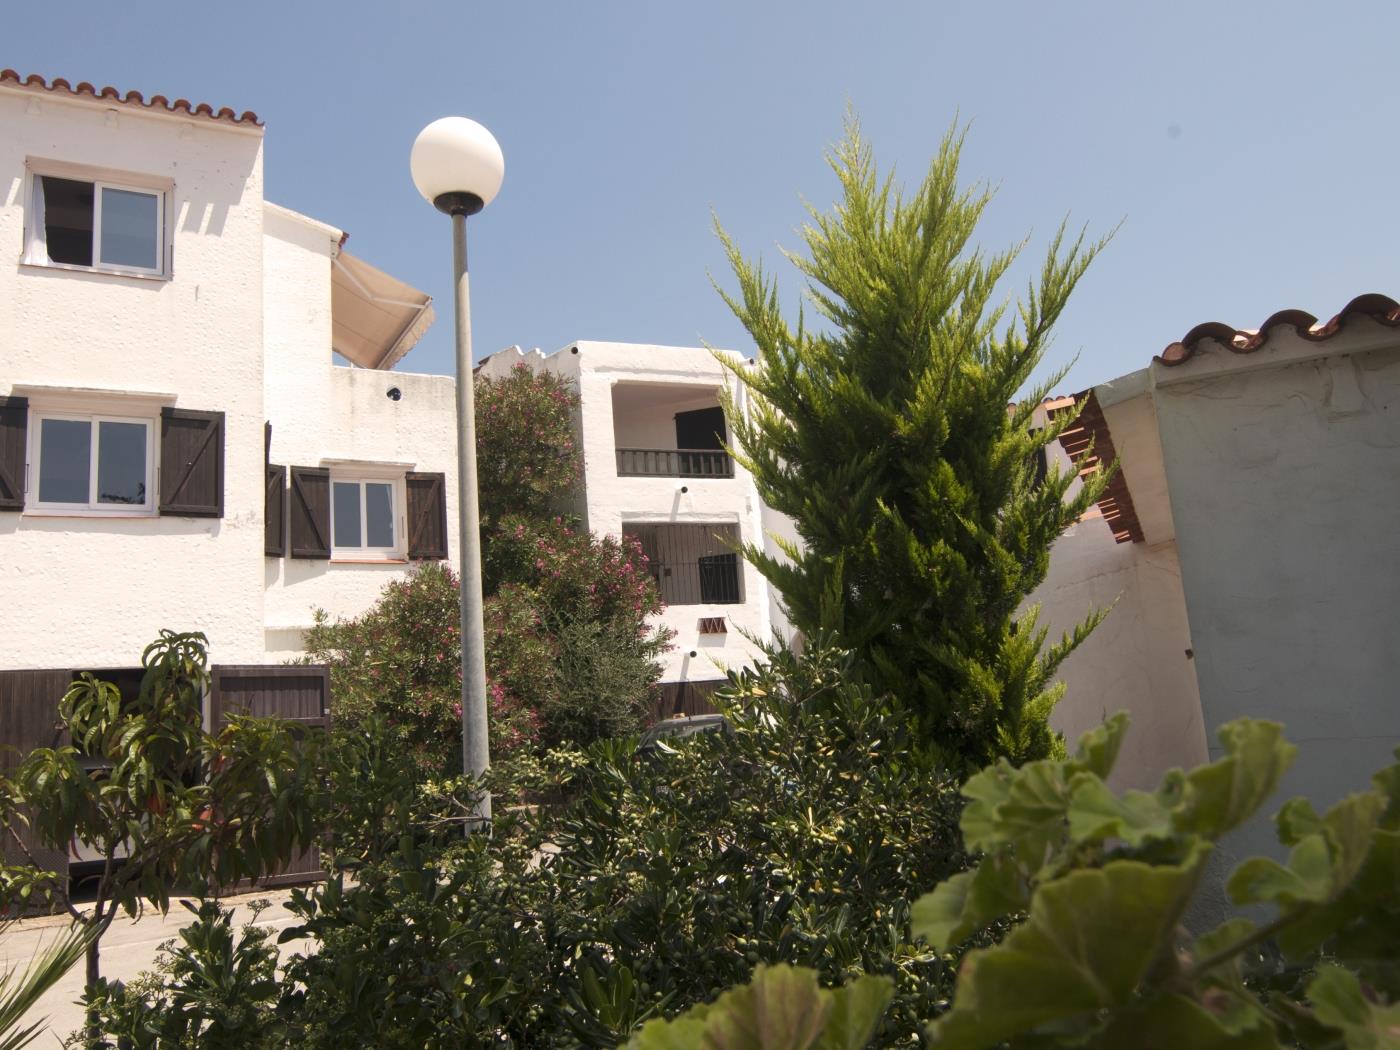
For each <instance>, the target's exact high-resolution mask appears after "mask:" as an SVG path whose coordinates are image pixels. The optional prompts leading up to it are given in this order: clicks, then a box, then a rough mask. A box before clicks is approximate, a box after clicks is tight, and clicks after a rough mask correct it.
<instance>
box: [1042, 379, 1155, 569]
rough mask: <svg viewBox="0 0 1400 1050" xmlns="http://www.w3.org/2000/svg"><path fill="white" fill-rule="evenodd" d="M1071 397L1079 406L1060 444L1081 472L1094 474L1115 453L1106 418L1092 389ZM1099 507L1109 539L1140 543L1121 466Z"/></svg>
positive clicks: (1130, 496) (1082, 473) (1140, 536)
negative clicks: (1108, 532)
mask: <svg viewBox="0 0 1400 1050" xmlns="http://www.w3.org/2000/svg"><path fill="white" fill-rule="evenodd" d="M1075 400H1076V401H1078V402H1080V403H1081V404H1082V405H1083V407H1082V408H1081V409H1080V411H1079V418H1078V419H1076V420H1075V421H1074V425H1073V426H1071V427H1069V428H1068V429H1067V430H1065V431H1064V432H1063V433H1061V434H1060V445H1061V446H1062V447H1063V448H1064V450H1065V451H1066V452H1067V453H1069V458H1070V459H1071V460H1073V461H1074V464H1075V466H1077V467H1078V468H1079V473H1080V474H1081V475H1084V474H1094V473H1097V472H1098V471H1100V470H1102V469H1103V465H1104V464H1105V463H1112V462H1114V461H1115V460H1117V459H1118V452H1117V450H1116V449H1114V447H1113V435H1112V434H1110V433H1109V430H1108V420H1107V419H1106V418H1104V414H1103V409H1102V408H1101V407H1100V406H1099V399H1098V396H1097V395H1096V394H1095V393H1094V391H1093V390H1086V391H1085V392H1084V393H1082V394H1076V395H1075ZM1099 510H1100V511H1101V512H1102V514H1103V517H1104V520H1105V521H1107V522H1108V527H1109V528H1110V529H1112V530H1113V538H1114V539H1115V540H1117V541H1118V542H1119V543H1128V542H1132V543H1142V542H1143V534H1142V524H1141V523H1140V522H1139V521H1138V516H1137V510H1136V508H1134V507H1133V494H1132V493H1131V492H1129V491H1128V479H1127V478H1126V477H1124V476H1123V468H1122V466H1121V465H1120V466H1119V468H1118V469H1117V470H1116V471H1114V473H1113V478H1112V480H1110V481H1109V483H1108V488H1106V489H1105V490H1104V493H1103V498H1102V499H1100V500H1099Z"/></svg>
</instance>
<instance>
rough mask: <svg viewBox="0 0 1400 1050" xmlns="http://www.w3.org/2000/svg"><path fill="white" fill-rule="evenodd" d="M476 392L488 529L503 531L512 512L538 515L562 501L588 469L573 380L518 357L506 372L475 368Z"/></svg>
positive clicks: (482, 507) (478, 456)
mask: <svg viewBox="0 0 1400 1050" xmlns="http://www.w3.org/2000/svg"><path fill="white" fill-rule="evenodd" d="M475 395H476V464H477V474H478V476H479V478H480V493H479V503H480V510H481V524H482V529H483V531H484V532H485V533H486V534H487V535H490V534H493V533H495V532H499V531H500V527H501V523H502V522H503V520H504V519H505V518H506V517H508V516H511V515H520V516H524V517H526V518H532V519H541V518H548V517H549V516H550V515H551V514H553V513H555V512H557V511H558V510H560V509H562V508H561V507H560V506H559V504H560V503H561V501H562V500H565V499H567V498H568V495H569V493H570V492H572V491H573V489H574V487H575V485H577V483H578V480H579V478H580V476H581V474H582V470H583V457H582V455H581V454H580V451H579V447H578V439H577V438H576V436H575V434H574V412H575V410H576V409H577V408H578V393H577V392H576V391H575V390H574V389H573V387H572V386H571V385H570V383H569V381H568V380H567V379H566V378H564V377H562V376H558V375H555V374H554V373H552V372H535V371H533V370H531V369H530V367H529V366H528V365H525V364H523V363H521V364H517V365H516V366H515V367H514V368H512V369H511V371H510V373H509V374H508V375H506V376H504V377H502V378H493V377H489V376H477V378H476V382H475Z"/></svg>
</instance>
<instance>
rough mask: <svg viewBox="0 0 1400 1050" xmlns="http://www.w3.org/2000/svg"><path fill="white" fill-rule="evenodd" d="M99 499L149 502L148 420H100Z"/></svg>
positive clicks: (98, 441) (109, 501) (141, 504)
mask: <svg viewBox="0 0 1400 1050" xmlns="http://www.w3.org/2000/svg"><path fill="white" fill-rule="evenodd" d="M97 502H98V503H127V504H136V505H138V506H144V505H145V503H146V424H144V423H111V422H100V423H98V424H97Z"/></svg>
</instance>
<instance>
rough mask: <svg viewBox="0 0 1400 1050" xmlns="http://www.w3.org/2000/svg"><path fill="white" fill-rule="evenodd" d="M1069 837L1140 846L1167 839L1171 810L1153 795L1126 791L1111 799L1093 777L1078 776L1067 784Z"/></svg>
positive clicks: (1099, 782)
mask: <svg viewBox="0 0 1400 1050" xmlns="http://www.w3.org/2000/svg"><path fill="white" fill-rule="evenodd" d="M1070 791H1071V794H1070V801H1069V837H1070V838H1071V839H1072V840H1073V841H1075V842H1101V841H1103V840H1104V839H1107V838H1117V839H1122V840H1123V841H1124V842H1126V843H1127V844H1128V845H1130V846H1141V845H1142V844H1143V843H1144V842H1146V841H1147V840H1148V839H1161V838H1170V837H1171V836H1172V834H1173V829H1172V814H1171V809H1170V808H1169V807H1168V806H1166V805H1164V804H1163V802H1162V800H1161V799H1160V798H1159V797H1158V796H1157V795H1151V794H1148V793H1147V792H1145V791H1128V792H1125V793H1124V794H1123V795H1121V796H1119V795H1115V794H1114V793H1113V792H1112V791H1110V790H1109V789H1108V785H1107V784H1105V783H1104V782H1103V781H1102V780H1100V779H1099V778H1098V777H1097V776H1095V775H1094V774H1093V773H1079V774H1077V775H1076V776H1075V777H1074V779H1073V780H1072V781H1071V782H1070Z"/></svg>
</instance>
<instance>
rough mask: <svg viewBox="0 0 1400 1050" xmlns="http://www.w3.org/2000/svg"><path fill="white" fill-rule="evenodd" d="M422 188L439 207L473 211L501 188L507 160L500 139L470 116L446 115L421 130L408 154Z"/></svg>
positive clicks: (454, 211) (449, 210)
mask: <svg viewBox="0 0 1400 1050" xmlns="http://www.w3.org/2000/svg"><path fill="white" fill-rule="evenodd" d="M409 168H410V170H411V171H412V172H413V184H414V185H415V186H417V187H418V192H419V193H421V194H422V195H423V197H424V198H425V199H426V200H428V201H431V202H432V204H433V206H434V207H436V208H437V209H438V210H439V211H444V212H447V214H449V215H475V214H476V213H477V212H479V211H480V210H481V209H482V208H484V207H486V205H488V204H490V203H491V201H492V200H493V199H494V198H495V196H496V194H497V193H499V192H500V189H501V180H502V179H503V178H504V177H505V173H506V161H505V157H504V156H503V155H502V153H501V145H500V143H499V142H497V141H496V137H495V136H494V135H492V134H491V132H489V131H487V130H486V129H485V128H484V127H482V126H481V125H480V124H478V123H477V122H476V121H474V120H470V119H468V118H467V117H442V118H441V119H439V120H435V121H433V122H432V123H431V124H429V125H428V126H427V127H426V128H424V129H423V130H422V131H420V132H419V133H418V138H416V139H415V140H414V142H413V152H412V153H411V154H410V155H409Z"/></svg>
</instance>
